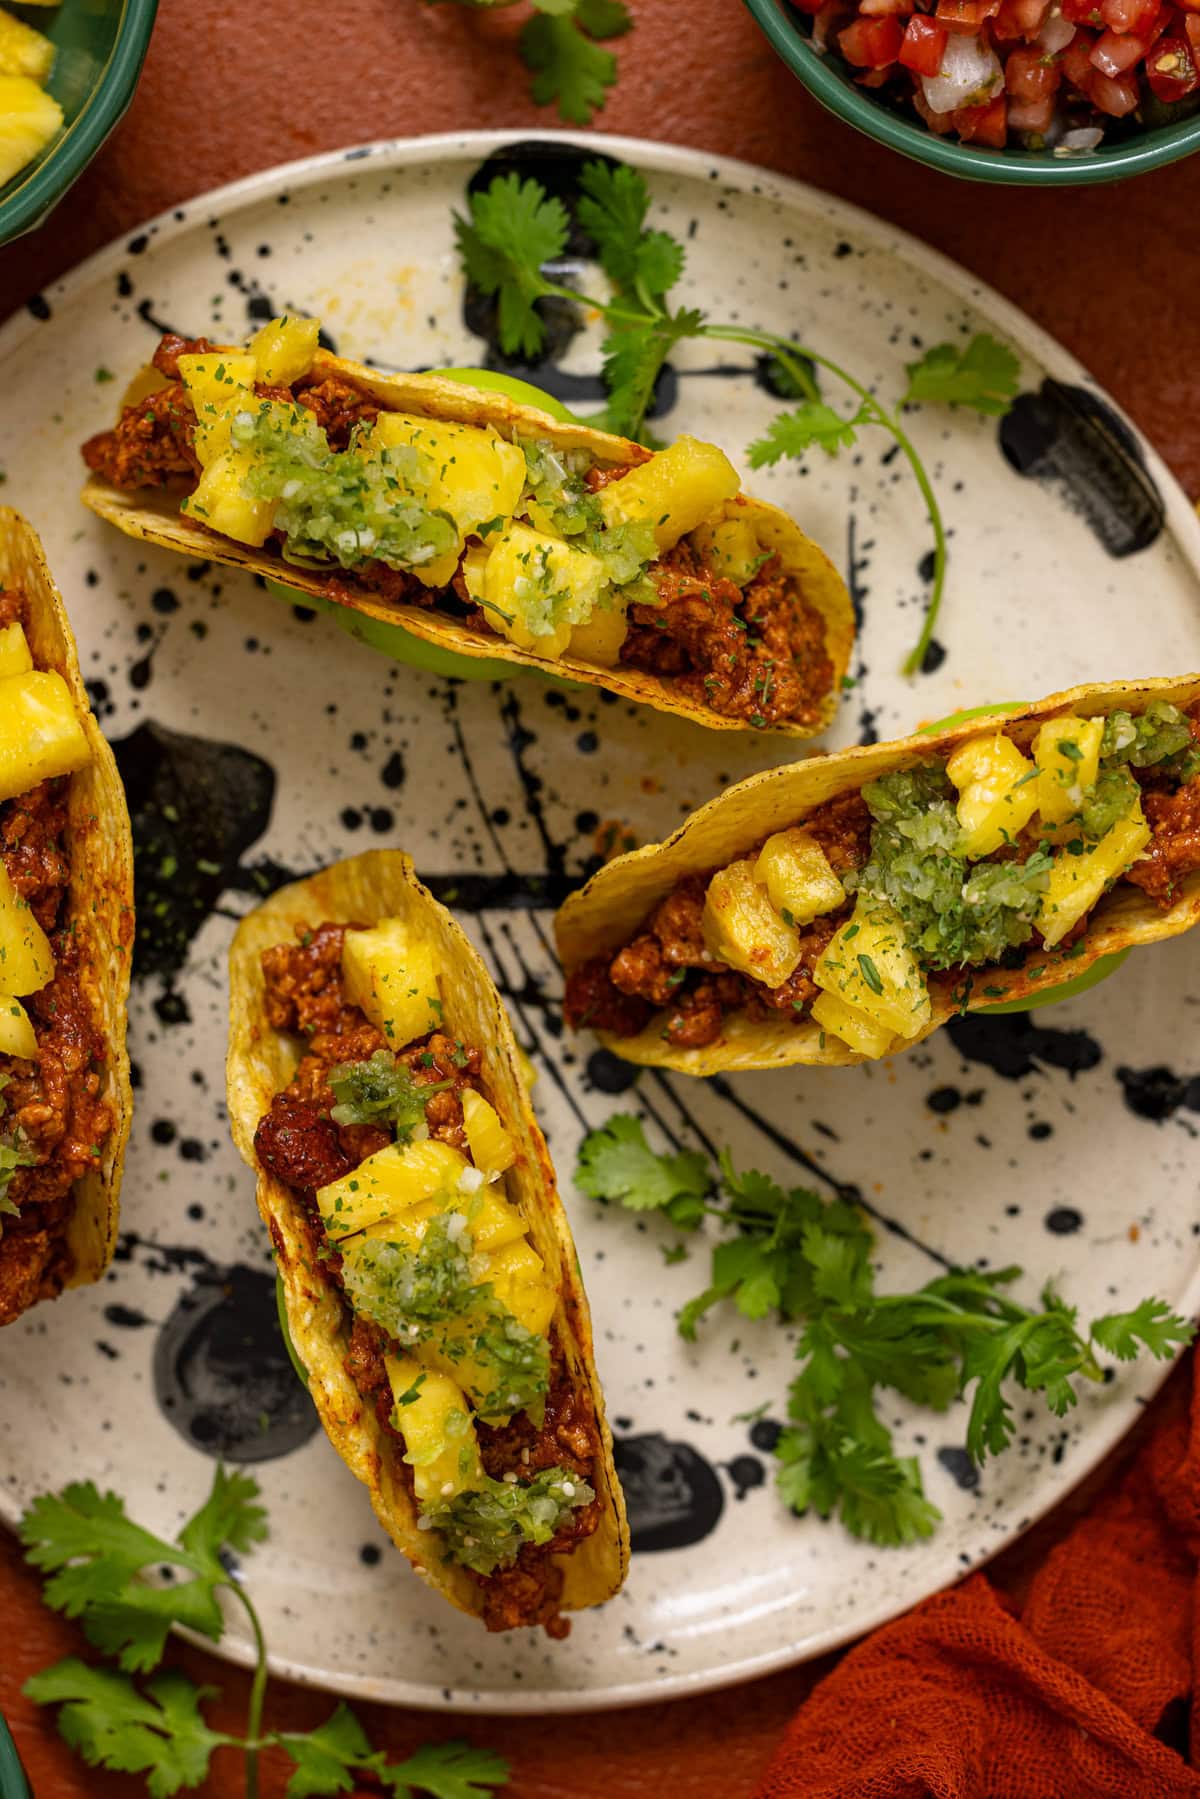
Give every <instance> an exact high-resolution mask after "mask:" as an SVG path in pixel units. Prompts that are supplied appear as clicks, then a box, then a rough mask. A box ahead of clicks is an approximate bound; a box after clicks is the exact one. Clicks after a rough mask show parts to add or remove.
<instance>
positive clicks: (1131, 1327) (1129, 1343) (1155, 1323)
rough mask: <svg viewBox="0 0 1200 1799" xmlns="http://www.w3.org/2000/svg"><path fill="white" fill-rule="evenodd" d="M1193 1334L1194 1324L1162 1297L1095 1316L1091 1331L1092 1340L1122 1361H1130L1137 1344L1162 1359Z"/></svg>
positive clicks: (1135, 1351)
mask: <svg viewBox="0 0 1200 1799" xmlns="http://www.w3.org/2000/svg"><path fill="white" fill-rule="evenodd" d="M1195 1334H1196V1327H1195V1325H1193V1324H1189V1323H1188V1322H1187V1320H1186V1319H1184V1318H1180V1317H1178V1316H1177V1315H1176V1314H1175V1313H1174V1312H1172V1311H1171V1309H1170V1307H1169V1306H1168V1305H1167V1304H1166V1303H1165V1301H1163V1300H1161V1299H1143V1301H1142V1303H1141V1305H1139V1306H1135V1307H1134V1308H1133V1310H1132V1311H1131V1312H1109V1313H1108V1314H1107V1315H1106V1316H1105V1317H1103V1318H1096V1319H1094V1320H1093V1321H1092V1327H1091V1332H1090V1335H1091V1339H1092V1342H1093V1343H1096V1344H1098V1345H1099V1347H1100V1348H1101V1349H1106V1350H1107V1351H1108V1353H1109V1355H1114V1356H1116V1357H1117V1359H1118V1360H1119V1361H1122V1362H1132V1361H1133V1359H1134V1357H1135V1356H1136V1355H1137V1353H1138V1345H1139V1344H1141V1346H1142V1347H1143V1348H1145V1349H1148V1350H1149V1351H1150V1354H1151V1355H1152V1356H1155V1357H1156V1358H1157V1359H1158V1360H1160V1361H1161V1360H1163V1359H1164V1358H1165V1357H1167V1356H1169V1355H1171V1354H1172V1352H1173V1351H1174V1350H1176V1349H1178V1348H1179V1347H1180V1346H1181V1345H1182V1344H1184V1343H1190V1342H1191V1340H1192V1338H1193V1337H1194V1336H1195Z"/></svg>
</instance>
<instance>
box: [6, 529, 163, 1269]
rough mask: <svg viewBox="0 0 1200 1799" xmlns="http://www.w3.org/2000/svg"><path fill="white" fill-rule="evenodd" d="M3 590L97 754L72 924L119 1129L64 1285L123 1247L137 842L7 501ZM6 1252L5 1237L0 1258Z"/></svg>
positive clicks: (30, 551)
mask: <svg viewBox="0 0 1200 1799" xmlns="http://www.w3.org/2000/svg"><path fill="white" fill-rule="evenodd" d="M0 587H19V588H20V589H21V590H22V592H23V593H24V595H25V598H26V602H27V607H26V614H27V617H26V625H25V633H26V637H27V638H28V641H29V648H30V652H31V654H32V656H33V662H34V666H35V668H43V669H53V670H55V671H56V672H57V673H58V674H60V675H61V676H62V677H63V679H64V681H65V682H66V683H67V686H68V687H69V689H70V691H71V697H72V699H73V700H74V702H75V709H76V712H77V713H78V715H79V719H80V723H81V724H82V726H83V732H84V735H85V737H86V738H87V741H88V745H89V747H90V749H91V752H92V759H91V761H90V762H89V763H88V765H87V767H86V768H81V769H77V770H76V772H75V773H74V774H73V775H71V776H70V777H69V782H70V785H69V787H68V790H67V793H68V800H67V834H66V850H67V855H68V857H69V859H70V864H71V881H70V886H69V888H68V893H67V913H66V919H65V923H66V924H67V925H68V926H69V928H70V929H71V930H72V931H73V932H74V933H75V940H76V943H77V944H78V945H79V949H80V981H81V986H82V989H83V991H84V994H85V995H86V997H87V1000H88V1002H89V1004H90V1006H91V1009H92V1013H93V1016H94V1017H95V1020H96V1024H97V1027H98V1029H99V1031H100V1034H101V1036H102V1037H103V1038H104V1041H105V1043H106V1044H107V1046H108V1048H107V1054H106V1056H105V1060H104V1067H103V1069H102V1071H101V1078H102V1080H103V1097H104V1099H105V1100H106V1101H107V1103H108V1105H109V1107H110V1109H111V1111H112V1115H113V1128H112V1131H111V1133H110V1135H109V1137H108V1139H107V1141H106V1143H105V1145H104V1151H103V1154H102V1155H101V1157H100V1159H99V1161H98V1163H97V1165H96V1166H95V1167H94V1168H89V1169H88V1171H87V1173H86V1174H85V1175H83V1176H82V1177H81V1178H80V1179H79V1180H78V1181H77V1182H76V1183H75V1193H74V1201H75V1203H74V1206H73V1209H72V1211H71V1214H70V1217H69V1219H68V1222H67V1230H66V1236H67V1249H68V1253H69V1256H70V1264H71V1266H70V1272H69V1273H68V1275H67V1281H66V1284H67V1286H69V1287H77V1286H83V1285H85V1284H86V1283H88V1282H89V1281H95V1280H99V1278H100V1276H101V1275H102V1274H103V1272H104V1270H105V1269H106V1268H107V1266H108V1264H109V1262H110V1261H111V1260H112V1254H113V1250H114V1249H115V1248H116V1242H117V1224H118V1216H119V1199H120V1191H121V1169H122V1166H123V1164H124V1161H125V1146H126V1143H127V1142H128V1140H129V1125H130V1121H131V1119H132V1116H133V1092H132V1089H131V1087H130V1082H129V1056H128V1053H127V1051H126V1048H125V1020H126V1011H127V1005H128V999H129V972H130V963H131V959H132V953H133V923H134V920H133V843H132V840H131V837H130V831H129V811H128V808H127V807H126V804H125V790H124V788H123V787H122V785H121V779H120V776H119V775H118V773H117V765H116V762H115V760H114V758H113V753H112V751H111V749H110V748H109V747H108V743H107V741H106V739H105V737H104V735H103V733H102V732H101V730H100V727H99V725H98V724H97V723H96V720H95V719H94V718H93V716H92V712H91V702H90V700H89V699H88V695H87V689H86V688H85V687H84V684H83V678H82V676H81V675H80V672H79V657H78V655H77V653H76V649H75V639H74V637H73V636H72V633H71V626H70V623H69V621H68V619H67V610H66V607H65V606H64V605H63V601H62V596H61V595H60V593H59V591H58V589H57V587H56V586H55V585H54V580H53V578H52V576H51V574H50V570H49V568H48V566H47V564H46V558H45V555H44V553H43V551H42V546H41V543H40V541H39V539H38V536H37V533H36V532H35V531H34V530H33V528H32V526H31V525H29V524H28V523H27V522H26V521H25V519H23V518H22V517H21V515H20V514H19V513H17V512H13V511H12V510H11V509H10V508H9V507H7V506H0ZM3 1255H4V1239H3V1237H2V1236H0V1258H2V1257H3Z"/></svg>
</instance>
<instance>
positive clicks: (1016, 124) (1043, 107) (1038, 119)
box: [1008, 94, 1054, 132]
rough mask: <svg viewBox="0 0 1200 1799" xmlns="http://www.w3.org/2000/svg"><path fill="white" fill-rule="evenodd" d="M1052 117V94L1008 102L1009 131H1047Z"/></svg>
mask: <svg viewBox="0 0 1200 1799" xmlns="http://www.w3.org/2000/svg"><path fill="white" fill-rule="evenodd" d="M1053 117H1054V95H1053V94H1047V95H1046V97H1045V99H1044V100H1010V101H1009V103H1008V128H1009V130H1010V131H1039V132H1045V131H1049V129H1050V122H1051V120H1052V119H1053Z"/></svg>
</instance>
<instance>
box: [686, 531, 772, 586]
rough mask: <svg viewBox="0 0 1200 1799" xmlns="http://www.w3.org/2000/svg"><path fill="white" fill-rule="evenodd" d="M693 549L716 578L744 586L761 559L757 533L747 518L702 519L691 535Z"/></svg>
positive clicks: (760, 547) (760, 546)
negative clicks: (721, 577) (718, 576)
mask: <svg viewBox="0 0 1200 1799" xmlns="http://www.w3.org/2000/svg"><path fill="white" fill-rule="evenodd" d="M692 548H693V549H694V550H695V551H696V554H697V555H698V556H699V557H700V559H701V561H702V562H707V564H708V566H709V567H710V568H711V569H712V571H713V573H714V574H716V575H721V576H723V577H724V578H725V580H727V581H732V582H733V584H734V586H735V587H744V586H745V585H746V583H747V581H749V580H750V579H751V577H752V576H753V574H754V572H755V570H756V569H757V568H758V567H759V566H760V564H761V563H762V559H763V551H762V545H761V544H760V543H759V541H758V534H757V532H756V531H755V529H754V526H753V525H752V524H751V522H750V520H749V519H748V518H722V519H713V520H705V522H704V523H703V524H699V525H697V526H696V529H695V530H694V531H693V532H692Z"/></svg>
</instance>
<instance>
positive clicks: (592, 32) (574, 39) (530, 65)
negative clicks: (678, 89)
mask: <svg viewBox="0 0 1200 1799" xmlns="http://www.w3.org/2000/svg"><path fill="white" fill-rule="evenodd" d="M460 4H462V5H464V6H470V7H474V8H476V9H477V10H483V9H484V8H487V9H491V8H499V7H503V6H512V5H514V4H515V0H460ZM532 6H533V16H532V18H530V19H527V20H526V21H525V24H524V25H523V26H522V27H521V31H520V35H519V36H518V38H517V49H518V51H519V53H520V57H521V61H522V62H523V63H524V64H525V67H526V68H527V69H529V70H530V72H531V73H532V75H533V80H532V81H531V82H530V84H529V91H530V94H531V95H532V97H533V99H534V100H535V101H536V102H537V104H538V105H539V106H552V105H555V104H557V106H558V112H559V117H560V118H563V119H565V120H566V121H567V123H568V124H569V125H590V124H591V122H592V116H593V114H594V113H596V112H597V111H598V110H599V109H600V107H602V106H603V105H604V102H605V100H606V99H607V98H608V90H609V88H610V87H612V85H613V83H614V82H615V81H616V79H617V59H616V57H615V56H614V55H613V53H612V51H611V50H606V49H604V48H603V45H604V44H605V42H608V41H611V40H612V39H613V38H618V37H624V35H625V33H626V32H627V31H629V30H630V29H631V28H632V26H633V19H632V18H631V16H630V13H629V9H628V7H627V6H625V4H624V0H532Z"/></svg>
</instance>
